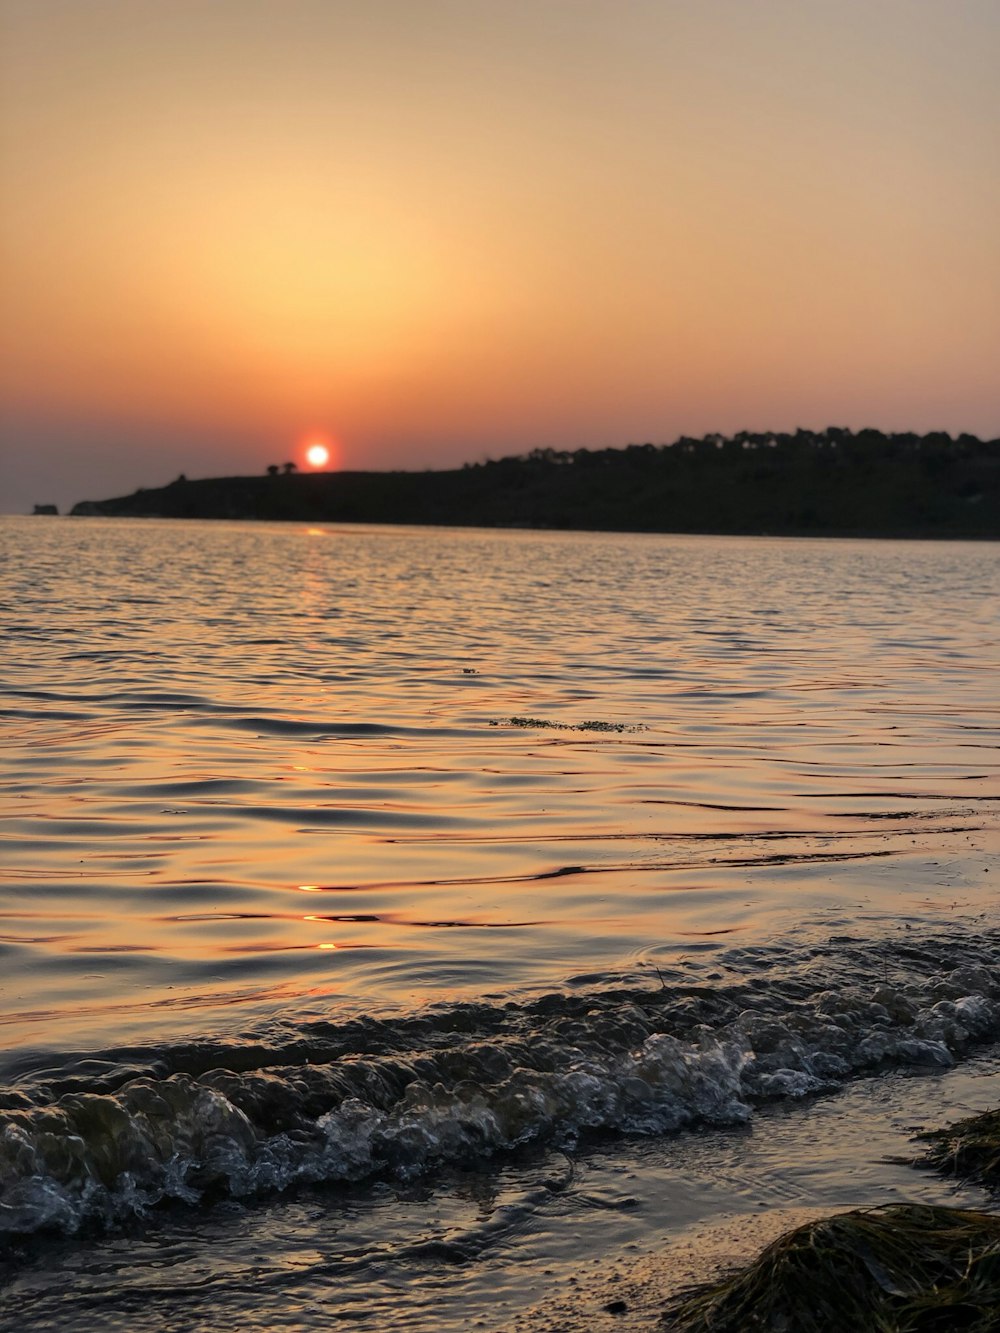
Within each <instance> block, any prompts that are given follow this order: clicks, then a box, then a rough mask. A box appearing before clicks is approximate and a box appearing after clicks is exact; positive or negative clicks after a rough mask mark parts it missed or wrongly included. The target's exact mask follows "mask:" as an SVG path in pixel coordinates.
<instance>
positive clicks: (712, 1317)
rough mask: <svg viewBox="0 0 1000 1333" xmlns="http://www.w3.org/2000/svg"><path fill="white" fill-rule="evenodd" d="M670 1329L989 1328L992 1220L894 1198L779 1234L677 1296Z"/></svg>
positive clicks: (998, 1292) (886, 1332) (839, 1331)
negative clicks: (741, 1262) (713, 1279)
mask: <svg viewBox="0 0 1000 1333" xmlns="http://www.w3.org/2000/svg"><path fill="white" fill-rule="evenodd" d="M662 1326H663V1328H664V1329H670V1330H674V1333H751V1330H753V1329H768V1330H772V1333H847V1330H851V1331H852V1333H854V1331H855V1330H856V1333H957V1330H959V1329H964V1330H967V1331H968V1333H995V1330H996V1329H997V1328H1000V1218H997V1217H993V1216H991V1215H990V1214H989V1213H974V1212H964V1211H962V1210H960V1209H958V1208H931V1207H924V1206H920V1205H915V1204H894V1205H889V1206H888V1207H884V1208H873V1209H870V1210H869V1209H865V1210H859V1211H857V1212H851V1213H841V1214H840V1215H838V1216H836V1217H826V1218H822V1219H821V1220H820V1221H818V1222H810V1223H808V1224H807V1225H806V1226H802V1227H797V1228H796V1229H795V1230H794V1231H789V1232H787V1233H786V1234H785V1235H784V1236H781V1237H779V1239H778V1240H776V1241H775V1242H774V1243H773V1244H772V1245H769V1246H768V1247H767V1249H766V1250H765V1251H764V1252H763V1254H761V1255H760V1256H759V1258H757V1259H756V1260H755V1261H754V1262H753V1263H752V1264H750V1265H749V1266H748V1267H747V1268H744V1269H742V1270H741V1271H740V1272H738V1273H737V1274H736V1275H735V1276H734V1277H730V1278H728V1279H726V1280H724V1281H722V1282H719V1283H716V1284H715V1285H713V1286H711V1287H706V1288H703V1289H701V1290H699V1291H697V1292H695V1293H693V1294H690V1295H688V1296H686V1297H683V1298H682V1299H681V1300H680V1301H678V1302H677V1303H676V1304H675V1305H674V1307H673V1308H672V1309H671V1310H669V1311H668V1313H667V1314H666V1315H665V1316H664V1318H663V1323H662Z"/></svg>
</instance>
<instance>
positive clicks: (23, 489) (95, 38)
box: [0, 0, 1000, 511]
mask: <svg viewBox="0 0 1000 1333" xmlns="http://www.w3.org/2000/svg"><path fill="white" fill-rule="evenodd" d="M0 51H2V54H0V136H2V137H0V282H2V293H0V295H2V306H0V410H2V438H0V449H2V461H0V486H2V488H3V490H2V494H0V509H2V510H5V511H11V510H13V511H20V510H23V509H25V508H30V505H31V503H32V502H33V501H36V500H38V501H45V502H49V501H55V502H57V503H60V504H67V503H71V502H72V501H74V500H77V499H82V498H100V497H103V496H105V495H109V494H119V493H122V492H124V491H129V490H132V489H134V488H135V486H137V485H158V484H161V483H163V482H166V481H169V480H172V478H173V477H174V476H176V475H177V473H178V472H180V471H185V472H187V473H188V475H190V476H197V475H217V474H220V473H231V472H257V471H260V470H262V469H263V468H264V467H265V466H266V465H267V464H268V463H270V462H278V463H280V462H284V461H285V459H287V458H297V457H299V454H300V452H301V449H302V448H303V447H304V444H305V442H306V440H307V438H308V436H309V434H310V432H313V431H316V430H319V431H323V432H325V433H326V434H327V435H328V436H329V437H330V438H331V439H333V440H335V441H336V442H337V443H338V446H339V449H340V453H341V457H342V462H343V465H344V466H348V467H426V466H447V465H449V464H453V463H457V462H462V461H465V460H467V459H468V460H474V459H477V458H482V457H485V456H487V455H491V456H494V457H495V456H499V455H501V454H503V453H510V452H518V451H522V450H524V449H528V448H532V447H534V446H536V445H540V446H546V445H553V446H557V447H576V446H581V445H586V446H603V445H606V444H625V443H628V442H630V441H645V440H654V441H661V442H663V441H669V440H672V439H673V438H675V437H676V436H677V435H678V434H680V433H682V432H696V433H702V432H705V431H714V430H723V431H727V430H736V429H740V428H744V427H745V428H750V429H763V428H774V429H794V428H795V427H796V426H799V425H802V426H813V427H821V426H824V425H827V424H831V423H832V424H839V425H849V426H853V427H860V426H863V425H866V424H871V425H875V426H880V427H882V428H883V429H888V430H893V429H896V430H905V429H916V430H930V429H941V428H943V429H947V430H951V431H954V432H958V431H962V430H970V431H974V432H976V433H979V434H984V435H996V434H1000V400H998V395H997V392H996V366H997V362H998V353H1000V243H998V239H997V235H998V233H997V220H998V218H1000V171H998V163H1000V86H998V81H997V79H996V70H997V68H998V67H1000V6H997V5H996V4H995V3H993V2H992V0H948V3H943V0H809V2H808V3H807V2H806V0H752V2H751V0H365V3H363V4H360V3H356V0H343V2H342V0H280V2H279V0H169V3H164V0H0Z"/></svg>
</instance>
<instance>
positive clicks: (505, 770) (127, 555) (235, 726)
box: [0, 519, 1000, 1330]
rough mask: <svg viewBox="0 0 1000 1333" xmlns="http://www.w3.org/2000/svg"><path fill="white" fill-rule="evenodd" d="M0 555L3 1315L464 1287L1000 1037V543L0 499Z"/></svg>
mask: <svg viewBox="0 0 1000 1333" xmlns="http://www.w3.org/2000/svg"><path fill="white" fill-rule="evenodd" d="M0 585H2V592H3V616H2V633H3V637H2V644H3V648H2V655H0V690H2V704H3V709H4V717H3V730H4V752H3V753H4V758H5V761H6V764H5V767H6V772H7V780H6V782H5V784H4V790H3V796H2V802H3V809H2V813H3V816H4V819H3V826H2V841H0V1121H2V1125H0V1272H2V1273H3V1274H4V1276H5V1283H6V1285H5V1288H4V1294H3V1295H0V1308H2V1307H3V1305H5V1306H6V1310H7V1312H8V1317H10V1318H12V1319H13V1318H16V1320H17V1321H18V1323H19V1324H20V1325H21V1326H22V1327H24V1328H28V1327H32V1328H49V1327H51V1328H60V1329H72V1328H77V1327H79V1328H81V1329H82V1328H92V1327H94V1326H95V1322H96V1324H98V1325H100V1326H101V1327H105V1328H111V1327H115V1328H117V1327H121V1328H129V1329H135V1328H146V1327H148V1328H150V1329H153V1328H156V1329H167V1328H175V1329H177V1330H183V1329H195V1328H198V1329H206V1328H216V1327H218V1328H220V1329H221V1328H231V1327H237V1326H238V1327H242V1328H250V1327H259V1328H270V1327H274V1328H277V1327H281V1328H298V1327H301V1328H312V1327H322V1326H326V1325H327V1324H328V1323H329V1321H330V1319H332V1318H336V1319H338V1320H341V1321H347V1324H348V1326H350V1327H358V1328H379V1327H384V1326H385V1324H386V1323H387V1322H388V1321H390V1320H391V1321H392V1322H394V1323H397V1324H401V1325H403V1326H405V1327H412V1328H414V1329H443V1328H451V1327H454V1328H462V1327H471V1326H473V1325H474V1324H475V1322H476V1320H477V1319H479V1320H481V1321H482V1324H483V1326H484V1327H493V1326H499V1324H498V1323H497V1321H498V1320H499V1319H500V1316H499V1315H498V1314H497V1306H496V1302H497V1300H498V1299H499V1297H498V1293H499V1292H502V1293H503V1298H504V1300H506V1301H508V1302H509V1309H510V1311H511V1312H516V1311H517V1310H519V1309H523V1307H524V1306H525V1305H526V1304H529V1303H530V1302H531V1301H532V1300H535V1299H538V1298H539V1297H540V1296H541V1295H542V1294H543V1290H542V1289H543V1288H544V1287H546V1285H552V1284H553V1283H555V1284H558V1283H559V1282H561V1281H565V1280H568V1278H567V1274H569V1273H570V1272H571V1271H572V1267H573V1265H574V1264H579V1263H580V1262H581V1257H580V1256H581V1253H582V1252H584V1251H587V1247H588V1246H590V1247H591V1249H592V1250H593V1253H594V1254H600V1253H601V1247H607V1245H609V1244H614V1243H618V1244H622V1245H624V1244H626V1243H630V1244H636V1243H641V1242H643V1241H649V1240H650V1239H651V1238H656V1237H659V1236H661V1235H665V1234H669V1233H671V1231H672V1230H673V1231H675V1232H676V1231H677V1230H678V1229H680V1228H683V1226H685V1225H687V1224H688V1223H690V1222H691V1220H692V1219H693V1218H695V1217H697V1218H698V1219H704V1217H706V1216H711V1215H712V1213H713V1211H714V1212H723V1211H727V1210H728V1211H739V1210H740V1208H745V1207H749V1206H751V1204H750V1201H751V1198H752V1196H753V1195H754V1193H755V1192H756V1194H758V1195H759V1194H760V1193H761V1192H762V1191H763V1192H764V1193H766V1188H765V1185H764V1184H762V1182H763V1181H764V1180H765V1178H766V1179H767V1180H773V1179H777V1178H778V1177H780V1176H781V1169H780V1168H778V1167H776V1166H775V1164H774V1162H773V1160H772V1161H771V1162H770V1165H769V1166H767V1167H766V1168H765V1167H762V1166H760V1165H759V1163H758V1166H756V1167H755V1166H753V1164H752V1163H750V1162H749V1160H747V1161H744V1163H743V1166H742V1167H741V1168H740V1169H736V1168H733V1169H732V1170H731V1172H730V1185H729V1186H727V1187H725V1188H723V1186H722V1185H720V1183H719V1180H718V1179H717V1178H716V1177H717V1171H718V1169H719V1163H721V1162H723V1161H724V1160H725V1161H729V1160H730V1158H731V1157H732V1154H733V1152H734V1151H736V1149H735V1148H734V1144H737V1145H738V1144H744V1143H745V1136H746V1134H747V1133H748V1130H747V1128H746V1127H747V1126H748V1125H749V1126H751V1127H752V1126H753V1124H754V1123H757V1122H758V1121H759V1119H760V1117H762V1116H763V1117H765V1118H767V1119H768V1120H769V1123H771V1122H773V1121H774V1117H775V1116H777V1117H778V1118H779V1120H780V1119H781V1117H782V1116H790V1117H791V1120H790V1121H789V1124H791V1125H792V1126H793V1128H792V1129H790V1130H789V1131H788V1133H789V1134H790V1135H791V1138H793V1139H794V1137H795V1133H799V1135H800V1139H801V1140H802V1142H805V1143H808V1142H810V1141H812V1140H813V1139H814V1137H815V1135H814V1125H816V1124H818V1123H819V1121H818V1120H817V1117H818V1116H820V1114H821V1112H820V1109H819V1108H820V1107H822V1106H824V1105H827V1104H828V1103H827V1102H826V1101H824V1100H823V1099H824V1098H829V1097H834V1098H835V1099H837V1098H840V1099H848V1100H842V1101H837V1103H836V1104H837V1105H843V1106H847V1105H848V1104H849V1098H850V1097H854V1098H855V1099H857V1098H858V1097H859V1096H861V1095H862V1094H861V1093H859V1092H858V1089H859V1088H870V1089H871V1093H870V1098H871V1102H872V1104H874V1103H878V1102H879V1099H880V1098H881V1099H882V1102H885V1089H886V1088H888V1087H890V1086H892V1087H895V1086H896V1084H895V1083H892V1082H891V1081H892V1080H894V1079H895V1080H897V1082H898V1081H899V1080H900V1079H902V1084H901V1085H900V1086H907V1087H908V1086H910V1085H911V1084H912V1085H913V1086H914V1087H915V1086H916V1083H914V1081H913V1080H912V1079H909V1080H907V1075H908V1074H909V1073H912V1071H914V1070H916V1069H927V1068H935V1069H939V1070H944V1069H948V1068H949V1067H950V1066H951V1065H953V1064H955V1063H956V1062H959V1063H963V1062H965V1061H967V1060H968V1059H969V1058H970V1057H972V1056H975V1059H977V1060H980V1061H982V1060H983V1059H986V1060H987V1061H988V1060H989V1058H990V1057H989V1051H990V1044H991V1043H992V1042H994V1041H995V1040H996V1039H997V1038H998V1037H1000V912H998V910H997V907H998V901H997V898H998V895H997V890H998V887H1000V878H998V877H1000V858H998V857H997V852H998V849H1000V838H998V834H997V828H998V825H997V801H998V799H1000V781H998V777H1000V751H998V748H997V744H998V723H1000V697H998V690H997V681H998V679H1000V674H998V669H1000V546H998V545H996V544H987V543H981V544H970V543H940V544H931V543H906V542H875V541H821V540H817V541H788V540H767V539H745V540H744V539H721V538H707V537H706V538H696V537H684V538H674V537H666V536H647V535H642V536H628V535H608V534H602V535H585V534H551V533H528V532H523V533H521V532H518V533H510V532H503V533H498V532H486V531H472V530H447V531H442V530H430V529H406V528H377V529H376V528H370V529H363V528H353V527H337V528H324V529H314V528H307V527H305V526H299V525H264V524H260V525H251V524H239V523H232V524H229V523H216V524H207V523H206V524H200V523H184V522H155V521H145V522H132V521H127V520H99V519H80V520H42V519H35V520H30V519H28V520H21V519H4V520H2V521H0ZM984 1052H985V1055H984V1054H983V1053H984ZM986 1072H987V1074H989V1077H990V1078H992V1077H993V1075H992V1073H991V1072H990V1070H989V1069H987V1070H986ZM958 1078H959V1072H956V1071H952V1073H950V1074H947V1073H946V1074H944V1075H943V1076H941V1077H939V1078H936V1079H934V1080H933V1086H934V1088H935V1089H936V1090H937V1091H935V1094H934V1095H935V1097H937V1099H938V1101H937V1102H935V1106H938V1104H939V1103H940V1104H941V1105H944V1104H945V1103H947V1100H948V1093H947V1089H948V1088H949V1087H951V1088H958V1087H959V1086H960V1085H959V1083H958V1082H957V1081H956V1080H958ZM949 1080H951V1082H950V1083H949ZM917 1082H919V1083H920V1086H921V1088H926V1087H928V1086H930V1085H928V1084H927V1083H926V1080H917ZM987 1082H989V1079H987ZM983 1086H985V1084H983ZM990 1086H991V1088H992V1087H993V1084H992V1083H990ZM961 1087H962V1088H966V1085H965V1084H962V1085H961ZM838 1090H840V1091H838ZM866 1095H867V1094H866ZM901 1095H902V1094H901ZM817 1096H818V1097H819V1098H820V1101H819V1102H817V1100H816V1098H817ZM920 1096H921V1097H923V1098H924V1099H925V1101H926V1098H927V1096H928V1094H927V1093H926V1091H922V1092H921V1093H920ZM962 1096H963V1097H966V1092H963V1093H962ZM942 1098H943V1101H942ZM862 1100H863V1097H862ZM964 1104H965V1103H964V1102H963V1105H964ZM931 1113H932V1112H931V1111H930V1110H928V1111H927V1114H931ZM934 1113H936V1112H934ZM871 1114H872V1111H871V1104H867V1109H862V1110H859V1111H858V1113H857V1115H858V1116H859V1117H861V1119H862V1120H864V1118H865V1117H869V1118H870V1116H871ZM915 1114H920V1112H915ZM845 1115H846V1112H845ZM847 1119H848V1120H849V1119H850V1116H849V1115H848V1116H847ZM706 1126H707V1127H711V1128H710V1131H709V1130H707V1129H706V1128H705V1127H706ZM794 1126H798V1127H799V1128H798V1130H795V1129H794ZM687 1127H695V1128H698V1127H700V1129H699V1134H698V1135H697V1136H693V1135H691V1134H690V1132H689V1129H688V1128H687ZM900 1132H901V1131H900ZM706 1134H707V1136H708V1137H707V1138H706ZM845 1134H846V1131H845ZM734 1135H736V1136H737V1137H736V1138H735V1139H734V1138H733V1136H734ZM848 1138H849V1135H848V1136H847V1138H844V1139H843V1141H841V1142H840V1147H839V1148H835V1147H831V1149H830V1151H829V1152H828V1153H827V1154H826V1156H825V1157H824V1161H825V1163H826V1166H825V1168H824V1172H823V1179H824V1180H825V1181H826V1182H827V1185H828V1187H829V1188H828V1193H827V1194H826V1195H824V1196H823V1197H824V1198H827V1197H829V1198H832V1199H834V1200H835V1201H838V1202H839V1201H845V1200H849V1199H850V1197H851V1195H850V1188H854V1186H851V1187H850V1188H848V1184H847V1183H845V1182H848V1181H849V1179H850V1178H851V1177H852V1175H856V1174H857V1162H856V1160H854V1159H853V1158H852V1159H851V1163H852V1165H851V1167H850V1169H848V1166H847V1165H846V1164H845V1165H844V1166H843V1168H842V1169H841V1170H839V1173H838V1169H837V1167H836V1162H837V1160H838V1152H839V1153H840V1154H841V1155H843V1153H844V1152H845V1151H847V1149H845V1147H844V1145H845V1143H846V1142H847V1140H848ZM695 1144H696V1145H697V1152H695V1147H693V1146H692V1145H695ZM685 1145H686V1146H685ZM706 1145H707V1147H706ZM746 1151H749V1150H748V1149H747V1150H746ZM789 1151H790V1152H791V1149H790V1150H789ZM802 1151H805V1149H803V1150H802ZM678 1152H681V1153H685V1152H686V1153H689V1154H690V1153H693V1152H694V1153H695V1157H693V1158H691V1163H692V1164H691V1165H690V1170H689V1171H688V1174H687V1175H684V1176H683V1180H681V1181H680V1182H679V1181H678V1179H675V1180H674V1182H673V1185H672V1187H671V1189H672V1193H671V1199H672V1202H670V1201H669V1200H668V1201H665V1200H664V1197H663V1193H664V1192H663V1190H662V1188H661V1186H662V1181H663V1171H664V1169H665V1168H664V1166H663V1162H664V1161H665V1160H666V1159H665V1158H664V1156H663V1154H667V1155H668V1156H670V1160H671V1161H672V1162H674V1163H675V1165H676V1160H677V1153H678ZM699 1154H700V1155H699ZM706 1154H707V1156H706ZM654 1159H655V1160H654ZM706 1161H707V1162H708V1163H709V1164H710V1165H709V1166H708V1167H706V1166H705V1163H706ZM789 1161H791V1158H789ZM699 1162H700V1163H701V1166H700V1167H699V1166H698V1165H697V1163H699ZM831 1162H832V1163H833V1164H834V1165H833V1166H830V1163H831ZM712 1163H714V1164H715V1165H714V1166H713V1165H711V1164H712ZM796 1169H797V1168H793V1167H791V1166H789V1167H788V1168H787V1172H786V1176H785V1178H784V1179H785V1186H786V1189H785V1193H786V1194H787V1187H788V1181H789V1180H791V1179H793V1178H794V1179H798V1177H797V1176H796V1174H795V1173H796ZM699 1171H700V1172H701V1174H700V1175H699ZM768 1171H770V1173H771V1174H770V1175H768V1174H767V1172H768ZM761 1172H763V1174H761ZM775 1172H777V1176H775ZM713 1173H715V1174H713ZM755 1173H756V1174H755ZM800 1174H801V1173H800ZM904 1174H905V1173H904ZM862 1175H863V1173H862ZM626 1177H627V1179H628V1182H629V1183H628V1185H627V1186H626V1185H624V1184H623V1183H622V1182H623V1181H624V1180H625V1178H626ZM598 1178H599V1180H600V1183H599V1185H597V1186H595V1185H594V1180H595V1179H598ZM874 1179H875V1178H874V1176H873V1177H872V1178H871V1180H870V1181H869V1184H871V1185H872V1187H873V1188H874V1184H873V1182H874ZM751 1181H752V1182H753V1183H752V1184H748V1182H751ZM831 1181H833V1182H834V1183H833V1184H832V1185H830V1183H829V1182H831ZM685 1182H686V1183H685ZM883 1183H884V1182H883ZM654 1186H655V1187H654ZM892 1187H893V1188H896V1186H895V1185H893V1186H892ZM776 1188H777V1192H778V1194H781V1193H782V1190H781V1188H778V1187H776ZM796 1188H797V1187H796ZM921 1188H925V1189H926V1188H929V1186H927V1185H926V1182H924V1181H921ZM845 1190H846V1191H847V1192H846V1193H845ZM830 1191H832V1193H830ZM793 1193H794V1190H793ZM803 1197H804V1196H803ZM813 1197H814V1196H813V1195H810V1196H809V1198H810V1199H812V1198H813ZM795 1199H796V1201H799V1202H801V1201H802V1199H801V1198H800V1195H798V1194H796V1195H795ZM872 1201H874V1200H872ZM754 1203H755V1204H757V1203H759V1199H755V1200H754ZM626 1215H627V1219H628V1220H627V1221H624V1220H623V1219H624V1218H626ZM581 1219H583V1220H581ZM588 1227H589V1230H588ZM588 1238H589V1239H588ZM53 1271H58V1272H59V1273H60V1274H61V1276H60V1277H59V1278H58V1279H57V1280H54V1279H53V1277H52V1273H53ZM193 1293H197V1294H196V1295H195V1294H193ZM506 1317H507V1316H504V1318H506ZM510 1317H513V1313H512V1314H511V1316H510Z"/></svg>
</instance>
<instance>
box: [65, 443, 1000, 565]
mask: <svg viewBox="0 0 1000 1333" xmlns="http://www.w3.org/2000/svg"><path fill="white" fill-rule="evenodd" d="M73 513H75V514H106V515H130V516H150V517H152V516H156V517H168V518H252V519H296V520H303V521H308V522H338V523H343V522H364V523H426V524H443V525H478V526H485V527H531V528H579V529H597V530H612V531H634V532H713V533H774V534H786V535H823V534H837V535H849V534H859V535H866V534H867V535H873V536H882V535H884V536H914V537H949V536H956V537H966V536H969V537H994V538H995V537H1000V440H990V441H983V440H980V439H978V438H977V437H976V436H973V435H959V436H958V437H957V438H955V439H953V438H952V437H951V436H949V435H947V434H945V433H944V432H935V433H933V434H930V435H923V436H920V435H914V434H896V435H885V434H883V433H882V432H881V431H876V430H862V431H859V432H857V433H853V432H851V431H850V430H847V429H841V428H838V427H829V428H828V429H827V430H825V431H820V432H812V431H804V430H798V431H796V432H795V433H794V434H772V433H770V432H765V433H762V434H753V433H751V432H747V431H743V432H740V433H739V434H738V435H735V436H733V437H732V438H726V437H723V436H721V435H707V436H705V437H704V438H702V439H689V438H687V437H683V438H681V439H679V440H677V441H676V442H675V443H674V444H670V445H655V444H632V445H629V446H628V447H627V448H622V449H598V450H593V449H577V450H576V451H574V452H560V451H557V450H553V449H536V450H533V451H532V452H531V453H530V454H527V455H525V456H521V457H511V458H501V459H498V460H496V461H491V462H486V463H475V464H466V465H465V466H464V467H462V468H456V469H451V470H442V471H427V472H321V473H301V474H300V473H297V472H295V471H294V469H291V468H289V466H288V465H287V464H286V465H285V468H284V470H283V471H282V472H280V473H279V472H278V469H277V467H276V466H275V465H272V466H271V467H270V468H268V470H267V475H264V476H257V477H219V478H212V479H205V480H201V481H188V480H186V479H183V478H178V480H177V481H175V482H173V483H172V484H171V485H169V486H164V487H162V488H160V489H157V490H139V491H137V492H136V493H135V494H134V495H129V496H123V497H120V498H118V499H112V500H101V501H84V502H82V503H81V504H78V505H76V506H75V508H74V510H73Z"/></svg>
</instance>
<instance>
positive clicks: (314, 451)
mask: <svg viewBox="0 0 1000 1333" xmlns="http://www.w3.org/2000/svg"><path fill="white" fill-rule="evenodd" d="M329 461H330V450H329V449H328V448H327V447H326V445H325V444H311V445H310V446H309V448H308V449H307V450H306V462H307V463H308V464H309V466H310V467H326V465H327V463H329Z"/></svg>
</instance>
